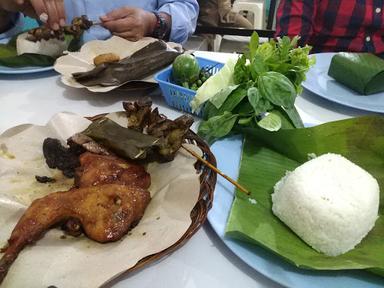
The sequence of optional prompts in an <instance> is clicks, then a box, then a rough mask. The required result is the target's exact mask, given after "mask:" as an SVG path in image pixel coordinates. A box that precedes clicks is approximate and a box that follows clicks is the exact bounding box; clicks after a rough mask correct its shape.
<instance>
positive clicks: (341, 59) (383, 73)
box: [328, 52, 384, 95]
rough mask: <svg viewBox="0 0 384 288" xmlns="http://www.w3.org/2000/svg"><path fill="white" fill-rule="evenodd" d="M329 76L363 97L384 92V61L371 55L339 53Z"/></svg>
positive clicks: (335, 57) (333, 61)
mask: <svg viewBox="0 0 384 288" xmlns="http://www.w3.org/2000/svg"><path fill="white" fill-rule="evenodd" d="M328 75H329V76H331V77H333V78H334V79H335V80H336V81H338V82H340V83H342V84H344V85H345V86H347V87H349V88H351V89H352V90H355V91H356V92H358V93H360V94H362V95H369V94H374V93H379V92H382V91H384V60H382V59H381V58H379V57H377V56H375V55H373V54H369V53H346V52H342V53H338V54H336V55H335V56H333V58H332V62H331V65H330V67H329V71H328Z"/></svg>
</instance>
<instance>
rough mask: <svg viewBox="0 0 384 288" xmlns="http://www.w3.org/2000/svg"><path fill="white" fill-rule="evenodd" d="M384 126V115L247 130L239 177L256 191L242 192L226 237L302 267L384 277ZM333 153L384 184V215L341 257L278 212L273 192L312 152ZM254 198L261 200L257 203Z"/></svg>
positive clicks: (382, 198)
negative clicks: (314, 243) (310, 241)
mask: <svg viewBox="0 0 384 288" xmlns="http://www.w3.org/2000/svg"><path fill="white" fill-rule="evenodd" d="M383 127H384V117H381V116H365V117H361V118H353V119H347V120H341V121H336V122H329V123H326V124H323V125H319V126H315V127H311V128H302V129H282V130H279V131H276V132H269V131H267V130H265V129H252V128H248V129H246V130H244V131H243V132H244V134H245V141H244V146H243V152H242V158H241V159H242V160H241V167H240V174H239V179H238V181H239V183H241V184H242V185H244V186H245V187H247V188H248V189H249V190H250V191H251V195H250V196H247V195H245V194H244V193H241V192H239V191H237V193H236V197H235V199H234V202H233V205H232V209H231V212H230V215H229V218H228V222H227V226H226V235H227V236H229V237H232V238H236V239H239V240H242V241H246V242H249V243H252V244H255V245H259V246H263V247H265V248H267V249H268V250H270V251H272V252H274V253H275V254H277V255H279V256H281V257H282V258H284V259H286V260H287V261H289V262H291V263H292V264H294V265H295V266H297V267H300V268H305V269H316V270H343V269H347V270H349V269H367V270H369V271H371V272H375V273H377V274H381V275H382V276H384V253H383V251H384V241H383V239H384V205H383V203H384V202H383V201H384V189H383V187H384V165H383V159H384V129H383ZM328 152H331V153H337V154H341V155H343V156H344V157H346V158H348V159H349V160H351V161H352V162H354V163H356V164H357V165H359V166H361V167H362V168H364V169H365V170H367V171H368V172H370V173H371V174H372V175H373V176H374V177H375V178H376V179H377V181H378V182H379V186H380V187H381V191H380V208H379V218H378V219H377V221H376V223H375V227H374V228H373V229H372V230H371V231H370V232H369V233H368V235H367V236H366V237H365V238H364V239H363V240H362V242H361V243H360V244H359V245H357V246H356V247H355V248H354V249H352V250H351V251H349V252H347V253H345V254H343V255H340V256H337V257H330V256H326V255H324V254H321V253H319V252H317V251H315V250H314V249H312V248H311V247H310V246H309V245H307V244H306V243H305V242H304V241H302V240H301V239H300V238H299V237H298V236H297V235H296V234H295V233H294V232H293V231H292V230H290V229H289V228H288V227H287V226H286V225H285V224H284V223H283V222H281V221H280V220H279V219H278V218H277V217H276V216H275V215H274V214H273V213H272V200H271V193H272V192H273V187H274V185H275V183H276V182H277V181H279V180H280V179H281V178H282V177H283V176H284V175H285V174H286V171H292V170H294V169H295V168H296V167H297V166H299V165H301V164H302V163H304V162H306V161H307V160H308V156H309V155H312V154H315V155H318V156H319V155H322V154H324V153H328ZM362 193H363V191H362ZM249 198H251V199H254V200H256V201H257V202H256V204H254V203H252V202H251V201H250V200H249ZM253 202H254V201H253ZM382 283H384V281H383V282H382Z"/></svg>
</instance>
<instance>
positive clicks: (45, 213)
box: [0, 152, 151, 283]
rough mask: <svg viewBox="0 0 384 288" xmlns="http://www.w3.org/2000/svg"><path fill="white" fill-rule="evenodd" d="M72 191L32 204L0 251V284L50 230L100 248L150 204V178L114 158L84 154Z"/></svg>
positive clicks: (140, 169) (132, 223)
mask: <svg viewBox="0 0 384 288" xmlns="http://www.w3.org/2000/svg"><path fill="white" fill-rule="evenodd" d="M75 186H77V187H75V188H72V189H70V190H69V191H64V192H55V193H51V194H49V195H47V196H45V197H43V198H40V199H37V200H35V201H33V202H32V204H31V205H30V206H29V208H28V209H27V210H26V211H25V213H24V215H23V216H22V217H21V218H20V220H19V222H18V223H17V225H16V227H15V228H14V230H13V231H12V234H11V237H10V239H9V240H8V247H6V248H5V249H3V251H4V255H3V257H2V258H1V260H0V283H1V282H2V280H3V279H4V277H5V276H6V274H7V272H8V270H9V268H10V266H11V265H12V263H13V262H14V261H15V260H16V258H17V256H18V254H19V253H20V251H21V250H22V249H23V248H24V247H25V246H27V245H29V244H31V243H33V242H35V241H37V240H38V239H40V238H41V237H42V236H43V235H44V233H45V232H46V231H47V230H49V229H51V228H52V227H54V226H56V225H60V224H64V226H65V229H66V230H67V231H68V233H69V234H71V235H79V234H81V232H82V231H84V233H85V234H86V235H87V237H88V238H90V239H92V240H95V241H97V242H100V243H105V242H112V241H117V240H119V239H121V238H122V237H123V236H124V235H125V234H126V233H127V232H128V231H129V229H130V228H132V227H133V226H135V225H136V224H137V223H138V222H139V220H140V219H141V217H142V216H143V214H144V211H145V209H146V207H147V205H148V203H149V201H150V198H151V197H150V193H149V192H148V190H147V188H148V187H149V186H150V176H149V174H148V173H147V172H146V171H145V169H144V168H143V167H142V166H139V165H137V164H133V163H129V162H127V161H124V160H122V159H119V158H117V157H115V156H110V155H96V154H92V153H89V152H85V153H83V154H82V155H81V156H80V167H78V168H77V169H76V175H75Z"/></svg>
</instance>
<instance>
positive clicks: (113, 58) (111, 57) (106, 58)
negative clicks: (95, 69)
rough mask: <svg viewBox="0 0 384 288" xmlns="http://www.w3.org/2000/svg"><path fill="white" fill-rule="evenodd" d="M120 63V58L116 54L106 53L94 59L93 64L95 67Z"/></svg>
mask: <svg viewBox="0 0 384 288" xmlns="http://www.w3.org/2000/svg"><path fill="white" fill-rule="evenodd" d="M119 61H120V56H119V55H116V54H115V53H104V54H100V55H97V56H96V57H95V58H93V64H95V66H98V65H101V64H103V63H114V62H119Z"/></svg>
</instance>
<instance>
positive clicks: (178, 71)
mask: <svg viewBox="0 0 384 288" xmlns="http://www.w3.org/2000/svg"><path fill="white" fill-rule="evenodd" d="M199 74H200V67H199V63H198V62H197V59H196V58H195V57H194V56H193V55H190V54H182V55H179V56H177V57H176V59H175V60H174V61H173V64H172V77H173V80H175V82H176V83H177V84H180V83H184V82H188V83H192V82H195V81H196V80H197V79H199Z"/></svg>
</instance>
